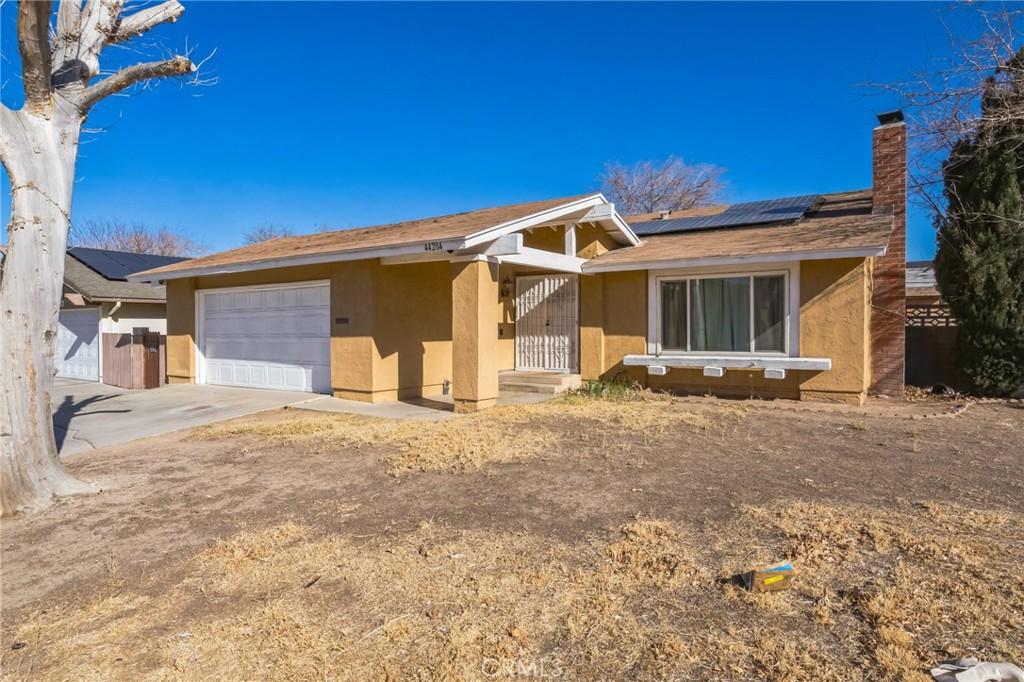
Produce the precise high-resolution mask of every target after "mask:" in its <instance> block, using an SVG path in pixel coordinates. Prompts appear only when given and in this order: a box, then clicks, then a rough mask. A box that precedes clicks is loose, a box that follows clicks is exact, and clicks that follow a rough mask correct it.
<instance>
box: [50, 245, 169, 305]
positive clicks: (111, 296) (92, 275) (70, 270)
mask: <svg viewBox="0 0 1024 682" xmlns="http://www.w3.org/2000/svg"><path fill="white" fill-rule="evenodd" d="M64 283H65V284H67V285H68V286H70V287H71V288H72V289H74V290H75V291H77V292H78V293H80V294H82V296H84V297H85V298H87V299H89V300H90V301H93V302H96V303H99V302H103V301H144V302H153V303H163V302H164V300H166V296H167V295H166V293H165V291H164V288H163V287H160V286H158V287H155V286H150V285H149V284H143V283H140V282H125V281H123V280H110V279H107V278H105V277H104V276H103V275H101V274H99V273H98V272H96V271H95V270H93V269H92V268H90V267H89V266H87V265H86V264H85V263H82V262H81V261H79V260H78V259H76V258H75V257H74V256H72V255H70V254H68V255H67V256H66V257H65V258H64Z"/></svg>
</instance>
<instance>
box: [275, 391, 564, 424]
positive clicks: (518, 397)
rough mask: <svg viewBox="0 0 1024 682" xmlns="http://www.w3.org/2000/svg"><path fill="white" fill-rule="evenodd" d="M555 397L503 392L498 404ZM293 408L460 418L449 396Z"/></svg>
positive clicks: (328, 400)
mask: <svg viewBox="0 0 1024 682" xmlns="http://www.w3.org/2000/svg"><path fill="white" fill-rule="evenodd" d="M553 397H554V396H553V395H551V394H544V393H511V392H502V393H501V394H500V395H499V396H498V405H530V404H533V403H540V402H544V401H545V400H550V399H551V398H553ZM292 407H293V408H296V409H300V410H313V411H315V412H338V413H343V414H362V415H366V416H367V417H381V418H383V419H422V420H424V421H439V420H442V419H451V418H452V417H456V416H458V415H456V414H455V412H454V409H455V404H454V402H453V401H452V397H451V396H450V395H435V396H428V397H425V398H413V399H410V400H400V401H398V402H390V403H363V402H359V401H357V400H343V399H341V398H332V397H330V396H320V397H318V398H313V399H312V400H308V401H306V402H303V403H299V404H296V405H292Z"/></svg>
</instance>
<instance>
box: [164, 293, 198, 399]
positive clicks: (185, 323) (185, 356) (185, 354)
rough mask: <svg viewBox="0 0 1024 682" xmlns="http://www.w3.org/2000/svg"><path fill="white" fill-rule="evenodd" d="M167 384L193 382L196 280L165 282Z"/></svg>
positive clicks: (194, 375)
mask: <svg viewBox="0 0 1024 682" xmlns="http://www.w3.org/2000/svg"><path fill="white" fill-rule="evenodd" d="M166 286H167V289H166V291H167V368H166V369H167V382H168V383H171V384H193V383H195V381H196V281H195V279H194V278H192V277H189V278H186V279H171V280H168V281H167V285H166Z"/></svg>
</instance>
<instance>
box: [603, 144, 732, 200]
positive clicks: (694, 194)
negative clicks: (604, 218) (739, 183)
mask: <svg viewBox="0 0 1024 682" xmlns="http://www.w3.org/2000/svg"><path fill="white" fill-rule="evenodd" d="M723 172H724V171H723V170H722V169H721V168H719V167H718V166H709V165H705V164H698V165H688V164H685V163H683V160H682V159H679V158H677V157H674V156H670V157H668V158H667V159H665V160H664V161H658V162H655V161H641V162H639V163H635V164H633V165H631V166H623V165H622V164H620V163H609V164H606V165H605V167H604V173H602V174H601V191H602V192H604V194H605V196H607V197H608V198H609V199H610V200H611V201H613V202H614V203H615V205H616V207H617V208H618V209H619V211H621V212H623V213H626V214H637V213H651V212H653V211H668V210H673V211H674V210H684V209H688V208H697V207H699V206H707V205H709V204H711V203H714V201H715V199H716V198H717V197H718V195H719V193H720V192H721V191H722V174H723Z"/></svg>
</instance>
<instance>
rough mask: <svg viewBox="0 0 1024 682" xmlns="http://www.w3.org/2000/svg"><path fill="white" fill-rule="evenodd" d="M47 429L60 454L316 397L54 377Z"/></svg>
mask: <svg viewBox="0 0 1024 682" xmlns="http://www.w3.org/2000/svg"><path fill="white" fill-rule="evenodd" d="M51 397H52V399H53V428H54V432H55V434H56V436H57V447H58V449H59V450H60V453H61V454H62V455H69V454H72V453H75V452H82V451H85V450H91V449H93V448H101V447H104V446H106V445H113V444H115V443H125V442H128V441H131V440H135V439H137V438H146V437H149V436H156V435H159V434H161V433H169V432H171V431H178V430H180V429H187V428H192V427H194V426H201V425H203V424H209V423H211V422H217V421H222V420H224V419H232V418H234V417H241V416H243V415H246V414H252V413H254V412H262V411H263V410H272V409H276V408H279V407H284V406H285V405H294V404H296V403H302V402H306V401H308V400H312V399H316V398H319V396H316V395H310V394H309V393H295V392H290V391H266V390H260V389H252V388H230V387H227V386H203V385H192V384H175V385H173V386H161V387H160V388H154V389H150V390H148V391H128V390H125V389H121V388H116V387H114V386H107V385H105V384H101V383H98V382H95V381H76V380H74V379H56V380H55V381H54V386H53V394H52V396H51Z"/></svg>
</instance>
